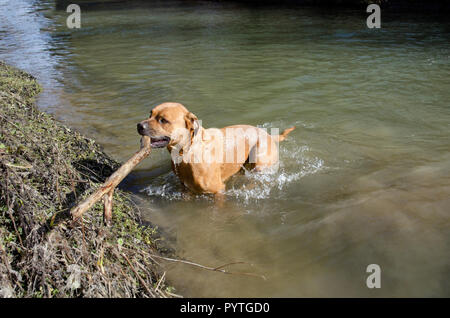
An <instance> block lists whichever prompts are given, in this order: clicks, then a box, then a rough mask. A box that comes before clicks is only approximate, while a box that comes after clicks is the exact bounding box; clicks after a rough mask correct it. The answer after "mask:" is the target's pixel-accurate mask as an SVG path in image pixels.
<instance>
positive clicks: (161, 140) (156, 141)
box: [150, 136, 170, 148]
mask: <svg viewBox="0 0 450 318" xmlns="http://www.w3.org/2000/svg"><path fill="white" fill-rule="evenodd" d="M169 142H170V137H167V136H163V137H150V145H151V147H152V148H163V147H165V146H167V145H168V144H169Z"/></svg>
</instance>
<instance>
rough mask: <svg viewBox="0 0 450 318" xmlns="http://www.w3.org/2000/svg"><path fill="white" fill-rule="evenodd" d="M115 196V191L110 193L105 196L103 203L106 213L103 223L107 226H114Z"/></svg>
mask: <svg viewBox="0 0 450 318" xmlns="http://www.w3.org/2000/svg"><path fill="white" fill-rule="evenodd" d="M113 194H114V189H113V190H111V191H109V192H108V193H107V194H105V195H104V196H103V203H104V205H105V206H104V209H105V213H104V215H103V221H104V222H105V224H106V225H107V226H111V224H112V205H113Z"/></svg>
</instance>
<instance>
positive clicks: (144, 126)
mask: <svg viewBox="0 0 450 318" xmlns="http://www.w3.org/2000/svg"><path fill="white" fill-rule="evenodd" d="M147 129H148V124H147V122H143V123H142V122H140V123H138V124H137V131H138V133H140V134H142V133H143V132H144V131H146V130H147Z"/></svg>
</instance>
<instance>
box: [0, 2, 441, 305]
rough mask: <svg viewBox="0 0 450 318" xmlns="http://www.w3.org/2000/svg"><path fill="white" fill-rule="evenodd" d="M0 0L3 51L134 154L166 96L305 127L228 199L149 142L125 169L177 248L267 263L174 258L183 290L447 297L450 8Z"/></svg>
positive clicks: (210, 122) (192, 255) (58, 108)
mask: <svg viewBox="0 0 450 318" xmlns="http://www.w3.org/2000/svg"><path fill="white" fill-rule="evenodd" d="M67 15H68V14H67V13H66V12H65V10H56V9H55V7H54V4H53V2H52V1H31V0H29V1H27V0H18V1H14V2H12V1H6V0H1V1H0V39H1V40H0V59H4V60H6V61H7V62H9V63H11V64H14V65H16V66H19V67H21V68H24V69H25V70H27V71H29V72H31V73H32V74H34V75H36V76H37V77H38V78H39V80H40V82H41V83H42V84H43V85H44V87H45V91H44V93H42V94H41V96H40V98H39V106H40V108H41V109H44V110H46V111H48V112H51V113H53V114H55V116H56V117H57V118H59V119H60V120H62V121H64V122H66V123H67V124H68V125H70V126H72V127H75V128H76V129H78V130H80V131H82V132H83V133H85V134H87V135H89V136H91V137H94V138H96V139H97V140H98V141H99V142H100V143H101V144H102V145H103V146H104V147H105V150H106V151H107V152H108V153H110V154H112V155H113V156H115V157H116V158H119V159H121V160H126V159H127V158H128V157H129V156H130V154H131V153H133V152H134V151H135V150H136V149H137V148H138V143H139V137H138V135H137V133H136V128H135V127H136V123H137V122H138V121H140V120H142V119H144V118H145V117H146V116H147V115H148V113H149V110H150V108H151V107H152V106H155V105H157V104H159V103H161V102H164V101H178V102H181V103H183V104H184V105H186V106H187V107H188V108H189V109H190V110H191V111H192V112H194V113H195V114H196V115H197V116H198V117H199V118H200V119H202V121H203V125H204V126H206V127H222V126H225V125H231V124H240V123H243V124H252V125H262V126H263V127H266V128H272V127H274V128H280V129H284V128H287V127H290V126H292V125H295V126H297V129H296V130H295V131H294V132H293V133H292V134H291V135H290V137H289V138H288V139H287V140H286V141H285V142H283V143H282V144H281V146H280V158H281V166H280V169H279V171H278V172H277V173H276V174H274V175H270V176H261V175H257V174H254V173H252V172H245V173H242V174H239V175H236V176H235V177H233V178H232V179H231V180H230V182H229V183H228V186H227V192H226V197H227V200H226V203H225V205H224V206H223V207H218V206H215V204H214V202H213V200H212V198H211V197H209V196H206V195H205V196H195V195H192V194H189V193H186V192H184V191H183V189H182V188H181V187H180V185H179V183H178V180H177V179H176V177H175V176H174V175H173V173H172V172H171V171H170V161H169V155H168V153H167V151H165V150H155V151H154V152H153V153H152V155H151V158H150V159H147V160H146V162H144V163H142V164H141V165H140V166H139V169H137V170H136V171H135V172H133V174H132V175H131V176H130V177H129V178H128V179H127V181H126V182H125V183H124V185H123V186H124V187H125V188H126V189H128V190H130V191H133V192H134V193H136V194H137V195H138V196H139V197H140V198H141V199H142V200H140V201H141V204H140V206H141V210H142V212H143V214H144V216H145V218H146V219H148V220H151V221H152V222H153V223H155V224H157V225H158V226H159V227H160V228H161V229H163V231H164V232H165V233H166V235H167V236H168V237H169V241H170V243H171V244H173V246H174V247H175V248H176V250H177V253H178V255H179V257H182V258H185V259H188V260H191V261H194V262H197V263H200V264H203V265H207V266H212V267H214V266H219V265H222V264H225V263H228V262H233V261H243V262H245V263H246V264H241V265H233V266H231V267H230V268H229V270H231V271H237V272H250V273H254V274H258V275H264V276H265V277H266V278H267V280H265V281H264V280H262V279H259V278H256V277H250V276H242V275H225V274H221V273H217V272H210V271H205V270H200V269H198V268H191V267H189V266H187V265H183V264H170V263H169V264H165V270H166V271H167V277H168V279H169V280H170V282H172V283H173V285H175V286H176V287H177V292H178V293H180V294H183V295H185V296H237V297H239V296H257V297H259V296H270V297H282V296H287V297H302V296H308V297H316V296H360V297H371V296H376V297H379V296H387V297H390V296H396V297H397V296H413V297H415V296H447V297H448V296H450V288H449V284H448V281H449V279H450V261H449V260H450V257H449V256H450V246H449V243H450V235H449V232H450V231H449V225H450V215H449V211H450V209H449V208H450V151H449V150H450V140H449V129H450V105H449V100H450V85H449V75H450V63H449V58H450V44H449V43H450V42H449V38H450V28H449V27H450V23H449V22H448V19H447V20H445V17H444V16H441V17H439V16H432V15H430V14H428V15H422V16H413V15H407V14H395V15H394V14H392V13H389V12H383V15H382V28H381V29H380V30H369V29H367V28H366V27H365V19H366V13H365V12H359V11H352V10H343V9H342V10H339V9H333V10H331V9H330V10H326V9H320V10H319V9H313V8H295V7H283V8H278V7H258V8H250V7H246V6H241V5H239V4H235V3H233V4H230V3H214V2H203V1H201V2H167V1H165V2H159V3H158V2H155V3H153V2H152V4H149V3H144V2H139V1H134V2H131V3H130V2H128V3H123V2H118V3H114V4H110V5H102V4H98V3H97V4H96V5H90V6H86V7H82V28H81V29H80V30H69V29H67V28H66V26H65V19H66V17H67ZM369 264H378V265H380V267H381V269H382V276H381V277H382V288H381V289H377V290H373V289H368V288H367V287H366V283H365V282H366V278H367V276H368V275H369V274H368V273H366V267H367V265H369Z"/></svg>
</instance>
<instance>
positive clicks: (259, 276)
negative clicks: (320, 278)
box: [141, 251, 267, 280]
mask: <svg viewBox="0 0 450 318" xmlns="http://www.w3.org/2000/svg"><path fill="white" fill-rule="evenodd" d="M141 252H142V253H145V254H147V255H148V256H150V257H151V258H152V257H155V258H159V259H162V260H165V261H168V262H175V263H183V264H187V265H191V266H195V267H199V268H202V269H206V270H209V271H213V272H221V273H224V274H230V275H245V276H252V277H258V278H261V279H263V280H267V278H266V277H265V276H264V275H258V274H255V273H246V272H229V271H227V270H224V269H223V268H224V267H226V266H229V265H234V264H247V263H245V262H232V263H227V264H224V265H220V266H217V267H209V266H205V265H201V264H197V263H194V262H191V261H185V260H182V259H176V258H169V257H164V256H160V255H155V254H150V253H146V252H144V251H141Z"/></svg>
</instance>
